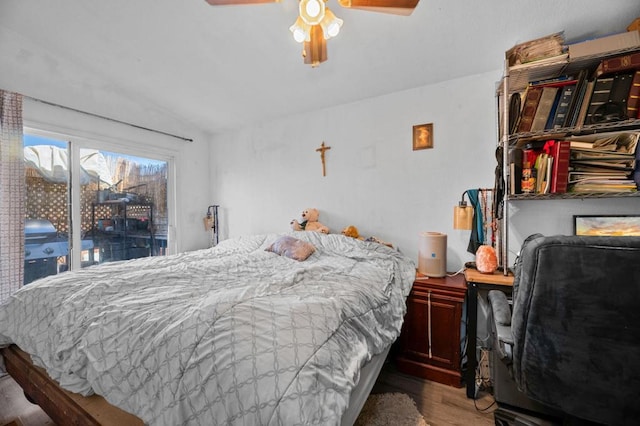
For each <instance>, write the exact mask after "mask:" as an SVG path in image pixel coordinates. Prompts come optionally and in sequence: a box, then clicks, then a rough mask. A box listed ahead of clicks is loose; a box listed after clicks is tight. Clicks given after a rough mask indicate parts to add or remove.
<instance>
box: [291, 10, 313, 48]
mask: <svg viewBox="0 0 640 426" xmlns="http://www.w3.org/2000/svg"><path fill="white" fill-rule="evenodd" d="M289 31H291V33H292V34H293V39H294V40H295V41H297V42H298V43H302V42H303V41H310V40H311V26H310V25H309V24H307V23H306V22H304V21H303V20H302V18H300V17H299V16H298V18H297V19H296V22H295V23H294V24H293V25H292V26H290V27H289Z"/></svg>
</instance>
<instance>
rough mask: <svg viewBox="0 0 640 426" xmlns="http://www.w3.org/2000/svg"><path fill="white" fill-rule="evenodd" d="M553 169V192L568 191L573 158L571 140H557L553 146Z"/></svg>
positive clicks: (551, 190)
mask: <svg viewBox="0 0 640 426" xmlns="http://www.w3.org/2000/svg"><path fill="white" fill-rule="evenodd" d="M552 155H553V171H552V173H551V189H550V190H549V192H551V193H552V194H562V193H565V192H567V187H568V184H569V160H570V158H571V142H570V141H566V140H558V141H555V143H554V144H553V148H552Z"/></svg>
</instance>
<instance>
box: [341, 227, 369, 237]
mask: <svg viewBox="0 0 640 426" xmlns="http://www.w3.org/2000/svg"><path fill="white" fill-rule="evenodd" d="M342 235H345V236H347V237H351V238H355V239H358V240H364V238H363V237H361V236H360V233H359V232H358V228H356V227H355V226H353V225H349V226H347V227H346V228H344V229H343V230H342Z"/></svg>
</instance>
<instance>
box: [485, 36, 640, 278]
mask: <svg viewBox="0 0 640 426" xmlns="http://www.w3.org/2000/svg"><path fill="white" fill-rule="evenodd" d="M570 51H571V50H570V49H569V52H570ZM636 53H640V44H637V45H635V46H633V47H625V48H622V49H616V50H610V51H607V52H605V53H602V54H594V55H589V56H582V57H580V58H579V59H577V60H572V59H571V57H570V55H569V54H568V53H563V54H561V55H557V56H553V57H550V58H547V59H543V60H539V61H536V62H530V63H526V64H518V65H513V66H510V65H509V59H508V58H507V59H505V62H504V72H503V77H502V79H501V81H500V82H499V84H498V85H497V89H496V95H497V100H498V102H497V107H498V111H499V117H498V134H499V140H498V146H499V147H500V148H502V161H501V162H502V178H503V179H504V182H505V194H504V202H503V204H502V223H501V226H500V231H501V232H500V234H501V237H500V239H499V250H500V259H501V264H502V265H503V266H507V265H508V253H509V241H508V231H509V216H508V211H509V210H508V209H509V203H511V202H518V203H521V202H529V201H536V200H563V199H593V198H629V197H631V198H639V199H640V191H635V192H609V191H606V192H604V191H603V192H595V191H594V192H564V193H542V194H541V193H526V194H525V193H512V192H513V191H512V187H511V186H512V182H513V180H512V179H511V178H512V177H511V176H510V174H511V173H513V170H512V169H511V165H510V162H511V152H512V151H513V150H514V149H516V148H520V147H522V146H524V144H526V143H527V142H537V141H538V142H539V141H545V140H561V139H565V138H571V137H579V136H584V135H595V134H599V133H611V132H630V131H640V117H638V118H628V119H624V120H621V121H610V122H604V123H597V124H584V123H585V122H576V123H573V124H572V125H571V126H567V127H556V128H553V129H546V130H541V131H536V132H517V127H515V129H514V127H513V124H512V123H510V117H511V119H513V112H511V114H510V111H509V108H510V105H511V102H510V98H511V96H512V95H514V94H516V93H523V91H526V90H527V87H529V85H530V83H531V82H540V81H547V80H551V79H557V78H559V77H561V76H570V77H575V76H577V75H578V74H579V73H580V71H581V70H590V72H589V75H588V77H587V79H593V80H595V79H596V77H597V76H596V74H595V71H594V70H595V69H596V67H598V65H599V64H600V63H601V61H603V60H605V59H609V58H616V57H620V56H624V55H631V54H636ZM633 70H640V66H638V67H636V68H634V69H633ZM633 70H632V72H633ZM589 101H590V99H587V98H586V96H585V100H583V101H582V102H589ZM522 103H524V99H523V100H522ZM516 116H518V115H517V114H516ZM632 174H633V173H632V172H631V173H630V174H629V175H630V176H632ZM517 178H518V176H516V175H515V174H514V179H517ZM504 272H505V274H506V273H507V272H508V268H506V267H505V268H504Z"/></svg>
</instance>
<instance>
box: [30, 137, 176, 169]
mask: <svg viewBox="0 0 640 426" xmlns="http://www.w3.org/2000/svg"><path fill="white" fill-rule="evenodd" d="M67 144H68V142H67V141H61V140H56V139H51V138H47V137H44V136H37V135H30V134H27V133H25V134H24V136H23V145H24V146H25V147H26V146H34V145H53V146H57V147H58V148H67ZM100 152H101V153H102V154H103V155H104V156H105V157H114V158H124V159H127V160H129V161H131V162H132V163H138V164H140V165H143V166H147V165H154V166H159V165H162V164H165V162H164V161H158V160H153V159H150V158H143V157H136V156H133V155H126V154H119V153H113V152H108V151H100Z"/></svg>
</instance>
